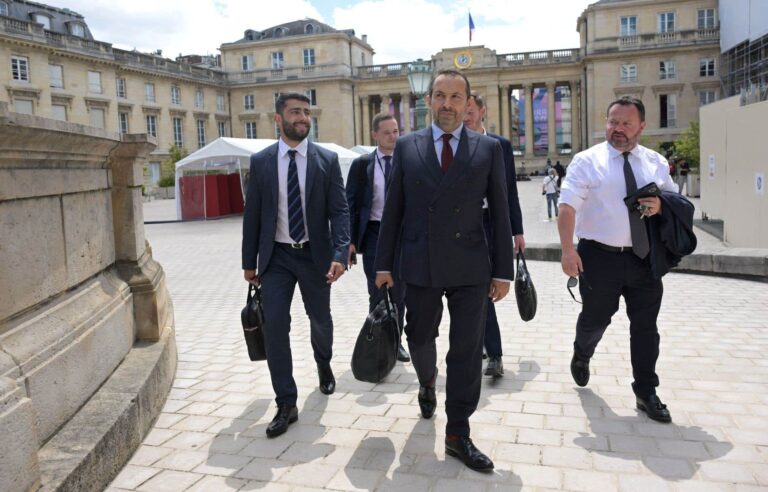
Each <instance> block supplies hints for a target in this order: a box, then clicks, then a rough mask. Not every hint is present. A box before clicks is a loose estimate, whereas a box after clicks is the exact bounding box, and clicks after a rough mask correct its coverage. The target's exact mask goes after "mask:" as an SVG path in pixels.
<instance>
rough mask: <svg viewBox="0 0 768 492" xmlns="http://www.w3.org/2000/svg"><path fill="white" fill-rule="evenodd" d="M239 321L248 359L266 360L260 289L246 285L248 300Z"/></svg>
mask: <svg viewBox="0 0 768 492" xmlns="http://www.w3.org/2000/svg"><path fill="white" fill-rule="evenodd" d="M240 321H241V322H242V324H243V334H244V335H245V344H246V345H247V346H248V357H250V359H251V360H266V358H267V350H266V347H265V346H264V332H263V329H264V311H263V309H262V307H261V287H256V286H255V285H253V284H248V298H247V300H246V302H245V307H244V308H243V310H242V311H240Z"/></svg>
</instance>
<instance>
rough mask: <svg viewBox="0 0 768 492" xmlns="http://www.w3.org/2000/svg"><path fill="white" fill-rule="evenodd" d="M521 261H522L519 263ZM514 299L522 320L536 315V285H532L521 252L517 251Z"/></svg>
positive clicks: (528, 319)
mask: <svg viewBox="0 0 768 492" xmlns="http://www.w3.org/2000/svg"><path fill="white" fill-rule="evenodd" d="M521 261H522V263H521ZM515 299H517V310H518V311H519V312H520V318H521V319H522V320H523V321H530V320H532V319H533V317H534V316H536V304H537V301H536V287H534V286H533V281H532V280H531V274H530V272H529V271H528V265H527V264H526V263H525V256H524V255H523V252H522V251H520V252H519V253H517V272H516V273H515Z"/></svg>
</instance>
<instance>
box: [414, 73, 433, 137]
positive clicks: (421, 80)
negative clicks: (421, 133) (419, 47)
mask: <svg viewBox="0 0 768 492" xmlns="http://www.w3.org/2000/svg"><path fill="white" fill-rule="evenodd" d="M431 78H432V64H431V63H430V62H428V61H424V60H422V59H421V58H419V59H418V60H416V61H415V62H413V63H409V64H408V83H409V84H410V85H411V92H412V93H413V95H414V96H416V108H415V110H414V112H415V113H416V128H415V129H416V130H419V129H421V128H424V127H426V126H427V123H426V116H427V105H426V103H425V102H424V95H425V94H426V93H427V91H428V90H429V81H430V79H431Z"/></svg>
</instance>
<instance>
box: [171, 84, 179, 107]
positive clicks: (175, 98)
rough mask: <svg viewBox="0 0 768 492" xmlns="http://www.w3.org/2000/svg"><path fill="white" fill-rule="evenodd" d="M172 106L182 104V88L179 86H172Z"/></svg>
mask: <svg viewBox="0 0 768 492" xmlns="http://www.w3.org/2000/svg"><path fill="white" fill-rule="evenodd" d="M171 104H176V105H179V104H181V88H179V86H178V85H172V86H171Z"/></svg>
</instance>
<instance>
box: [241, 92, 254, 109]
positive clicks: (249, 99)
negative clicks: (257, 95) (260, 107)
mask: <svg viewBox="0 0 768 492" xmlns="http://www.w3.org/2000/svg"><path fill="white" fill-rule="evenodd" d="M255 107H256V105H255V103H254V99H253V94H246V95H245V97H244V98H243V109H245V110H246V111H247V110H250V109H254V108H255Z"/></svg>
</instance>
